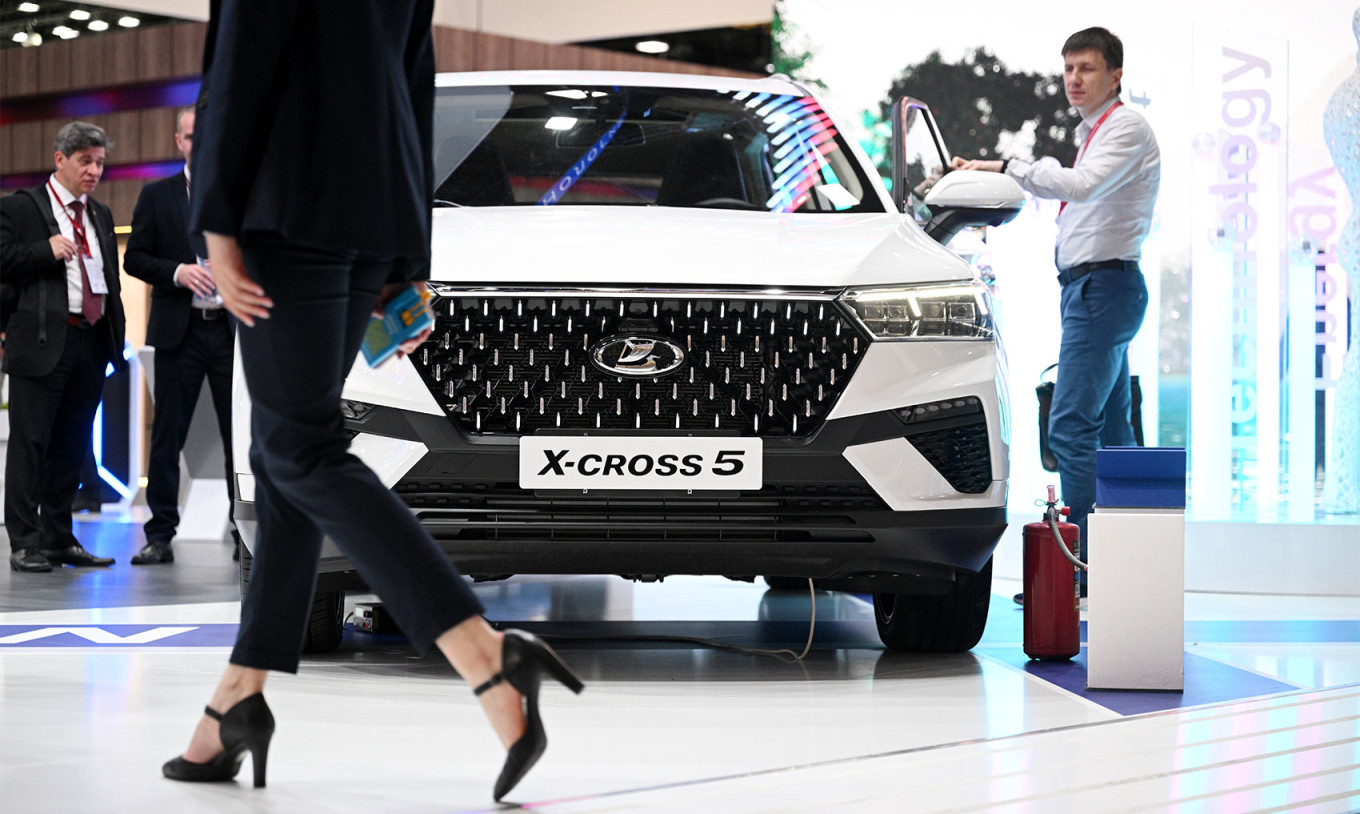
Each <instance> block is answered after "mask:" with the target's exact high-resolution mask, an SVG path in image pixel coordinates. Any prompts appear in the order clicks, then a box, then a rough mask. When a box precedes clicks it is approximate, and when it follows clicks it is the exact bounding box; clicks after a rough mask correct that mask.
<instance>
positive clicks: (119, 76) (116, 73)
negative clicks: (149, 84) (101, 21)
mask: <svg viewBox="0 0 1360 814" xmlns="http://www.w3.org/2000/svg"><path fill="white" fill-rule="evenodd" d="M147 30H148V31H150V30H151V29H147ZM142 33H144V32H141V31H120V32H118V33H117V34H105V35H104V36H103V37H102V39H103V40H104V41H105V42H104V66H105V71H104V76H105V77H106V78H105V80H104V81H103V82H100V83H99V84H100V85H122V84H125V83H131V82H137V81H138V79H139V77H138V76H137V38H138V36H139V35H141V34H142Z"/></svg>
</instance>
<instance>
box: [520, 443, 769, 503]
mask: <svg viewBox="0 0 1360 814" xmlns="http://www.w3.org/2000/svg"><path fill="white" fill-rule="evenodd" d="M763 451H764V446H763V444H762V442H761V439H759V438H721V437H711V438H703V437H700V438H693V437H684V436H676V437H667V436H642V435H632V436H607V437H605V436H601V437H596V436H572V435H545V436H526V437H524V438H521V439H520V442H519V485H520V488H522V489H649V490H650V489H681V490H700V489H702V490H729V489H759V488H760V487H761V485H762V481H763V466H762V463H763V460H762V452H763Z"/></svg>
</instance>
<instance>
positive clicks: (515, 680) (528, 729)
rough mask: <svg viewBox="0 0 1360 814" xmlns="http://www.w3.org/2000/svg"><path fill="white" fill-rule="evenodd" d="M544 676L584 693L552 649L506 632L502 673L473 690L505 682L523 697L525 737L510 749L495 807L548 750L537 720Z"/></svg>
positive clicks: (498, 783) (520, 634) (515, 632)
mask: <svg viewBox="0 0 1360 814" xmlns="http://www.w3.org/2000/svg"><path fill="white" fill-rule="evenodd" d="M544 672H547V673H548V674H549V675H551V676H552V677H553V678H555V679H557V680H558V681H560V682H562V685H563V686H565V687H566V688H567V689H569V690H571V691H572V692H574V693H580V692H581V690H583V689H585V686H586V685H585V684H583V683H581V679H579V678H577V676H576V674H575V673H573V672H572V671H571V668H570V667H568V666H567V665H566V664H565V663H563V661H562V659H560V658H558V657H557V654H556V653H554V652H553V650H552V648H551V647H548V646H547V645H546V644H544V643H543V642H541V641H539V640H538V639H537V638H535V637H534V635H533V634H531V633H525V632H524V631H522V630H507V631H505V640H504V642H503V643H502V644H501V671H500V672H499V673H496V674H495V675H493V676H492V677H491V678H489V679H487V680H486V682H485V683H484V684H482V685H481V686H480V687H478V688H477V689H475V690H473V694H475V695H481V694H482V693H484V692H486V691H487V690H489V689H491V688H492V687H494V686H496V685H497V684H500V683H502V682H508V683H509V684H510V686H511V687H514V688H515V690H517V691H518V692H519V693H520V694H521V695H523V696H524V734H523V735H521V736H520V737H519V740H517V741H515V742H514V743H512V744H511V745H510V751H509V752H508V753H507V754H506V756H505V766H504V767H502V768H501V776H500V777H498V778H496V788H495V790H494V792H493V795H494V797H495V799H496V802H498V803H499V802H500V800H501V798H502V797H504V796H505V795H506V794H508V793H509V792H510V789H512V788H514V787H515V784H516V783H518V782H519V781H520V780H521V779H523V777H524V775H526V774H528V773H529V770H530V769H532V768H533V766H534V764H535V763H537V762H538V759H539V758H540V757H542V755H543V750H544V749H546V748H547V746H548V734H547V733H546V732H544V731H543V719H542V718H540V717H539V716H538V689H539V685H540V683H541V681H542V679H543V673H544Z"/></svg>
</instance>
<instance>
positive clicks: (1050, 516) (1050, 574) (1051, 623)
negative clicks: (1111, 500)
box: [1024, 486, 1085, 661]
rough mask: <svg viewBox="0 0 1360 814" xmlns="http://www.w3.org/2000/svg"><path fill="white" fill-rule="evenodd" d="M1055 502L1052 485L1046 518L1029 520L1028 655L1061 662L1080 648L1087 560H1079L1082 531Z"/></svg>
mask: <svg viewBox="0 0 1360 814" xmlns="http://www.w3.org/2000/svg"><path fill="white" fill-rule="evenodd" d="M1057 506H1058V502H1057V499H1056V497H1055V496H1054V490H1053V487H1052V486H1050V487H1048V509H1047V510H1046V511H1045V512H1044V521H1043V522H1041V523H1030V524H1028V525H1027V526H1025V533H1024V541H1025V655H1027V656H1029V657H1030V658H1032V659H1038V660H1040V661H1062V660H1066V659H1070V658H1072V657H1073V656H1075V655H1077V654H1078V653H1080V652H1081V632H1080V631H1081V628H1080V621H1081V620H1080V616H1079V610H1080V609H1079V604H1080V602H1081V585H1080V581H1079V579H1078V570H1077V569H1078V567H1081V568H1084V567H1085V564H1084V563H1082V562H1081V561H1080V560H1078V559H1077V558H1076V549H1077V541H1078V540H1079V539H1080V531H1079V529H1078V528H1077V526H1076V524H1074V523H1063V522H1059V520H1058V517H1059V516H1060V512H1059V509H1058V507H1057ZM1065 511H1066V510H1065V509H1064V510H1063V512H1065ZM1059 537H1061V540H1062V547H1060V546H1059V544H1058V539H1059ZM1064 549H1065V550H1064Z"/></svg>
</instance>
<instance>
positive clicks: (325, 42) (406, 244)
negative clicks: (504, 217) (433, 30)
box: [190, 0, 434, 279]
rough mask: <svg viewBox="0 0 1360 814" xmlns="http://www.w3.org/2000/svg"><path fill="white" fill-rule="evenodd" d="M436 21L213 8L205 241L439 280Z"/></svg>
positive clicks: (203, 130)
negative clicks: (224, 240)
mask: <svg viewBox="0 0 1360 814" xmlns="http://www.w3.org/2000/svg"><path fill="white" fill-rule="evenodd" d="M433 9H434V2H433V0H415V1H414V2H393V1H392V0H385V1H384V2H374V1H373V0H271V1H270V2H268V3H261V2H248V1H246V0H241V1H239V2H238V1H237V0H212V4H211V14H212V16H211V19H210V21H209V24H208V33H207V41H206V43H205V46H204V55H203V61H204V64H203V85H202V90H201V92H200V96H199V101H198V108H197V118H196V119H195V125H194V152H193V158H192V165H191V166H192V169H193V179H194V198H193V201H192V203H191V205H190V206H191V216H190V229H191V231H193V232H216V233H219V234H226V235H234V236H237V237H239V238H243V239H244V238H248V237H249V235H250V233H252V232H261V233H272V234H273V235H275V236H278V237H281V238H283V239H285V240H288V241H292V242H297V243H302V244H309V245H315V246H322V247H328V248H341V249H354V250H357V251H361V252H366V253H370V254H378V255H387V256H393V257H399V258H409V259H412V261H413V262H411V263H409V264H407V265H406V267H405V268H404V269H403V270H402V271H404V274H403V275H402V276H404V277H405V279H415V278H417V277H421V278H423V277H426V276H428V256H429V251H430V219H431V215H430V208H431V199H432V197H433V188H432V187H433V179H432V176H433V166H432V156H431V141H432V135H431V128H432V124H433V104H434V47H433V40H432V38H431V35H430V17H431V14H432V13H433ZM318 101H319V102H320V103H318ZM400 273H401V272H399V274H400Z"/></svg>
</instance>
